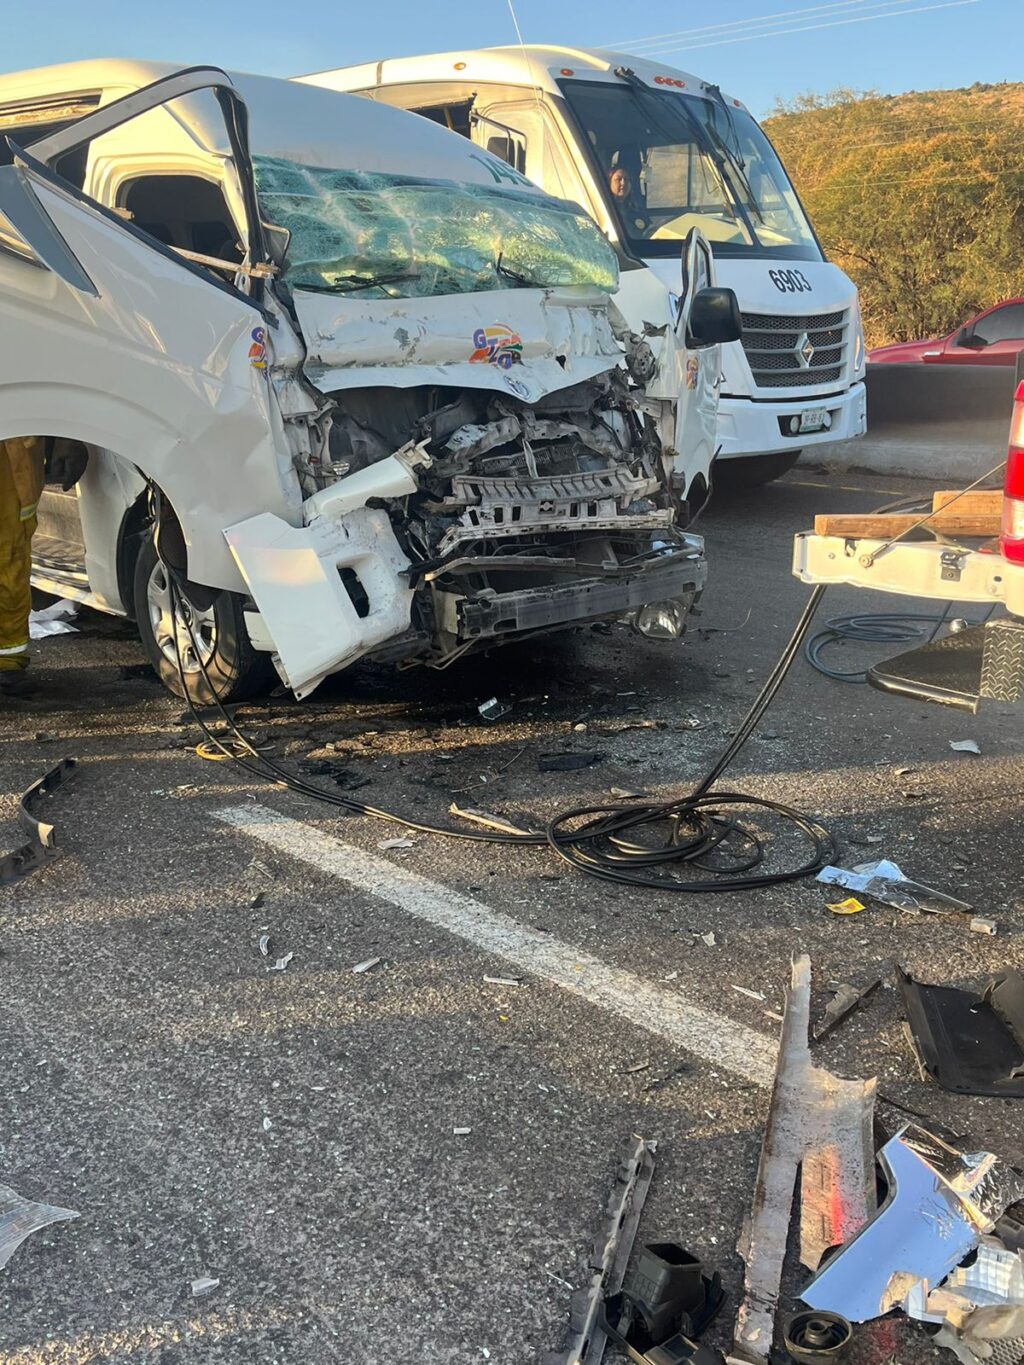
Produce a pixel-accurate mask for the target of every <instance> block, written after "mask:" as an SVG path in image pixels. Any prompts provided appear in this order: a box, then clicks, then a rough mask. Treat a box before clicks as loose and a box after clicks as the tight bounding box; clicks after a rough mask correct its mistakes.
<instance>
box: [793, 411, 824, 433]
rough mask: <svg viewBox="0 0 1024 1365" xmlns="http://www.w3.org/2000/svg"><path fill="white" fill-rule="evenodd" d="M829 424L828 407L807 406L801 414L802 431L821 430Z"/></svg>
mask: <svg viewBox="0 0 1024 1365" xmlns="http://www.w3.org/2000/svg"><path fill="white" fill-rule="evenodd" d="M828 424H829V422H828V410H827V409H826V408H805V409H804V411H803V412H802V413H801V414H800V430H801V432H804V431H821V430H822V429H823V428H825V427H827V426H828Z"/></svg>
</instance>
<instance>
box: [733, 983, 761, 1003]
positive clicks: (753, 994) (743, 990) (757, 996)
mask: <svg viewBox="0 0 1024 1365" xmlns="http://www.w3.org/2000/svg"><path fill="white" fill-rule="evenodd" d="M733 990H734V991H739V993H740V995H746V996H749V997H750V999H751V1000H764V999H765V994H764V991H751V990H748V989H747V987H746V986H735V985H734V986H733Z"/></svg>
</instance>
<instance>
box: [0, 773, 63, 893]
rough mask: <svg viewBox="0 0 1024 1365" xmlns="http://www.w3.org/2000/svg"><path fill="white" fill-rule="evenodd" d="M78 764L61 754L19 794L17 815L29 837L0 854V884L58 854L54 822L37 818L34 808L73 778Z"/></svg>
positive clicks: (44, 863) (5, 883) (28, 872)
mask: <svg viewBox="0 0 1024 1365" xmlns="http://www.w3.org/2000/svg"><path fill="white" fill-rule="evenodd" d="M77 768H78V761H77V759H74V758H64V759H62V760H61V761H60V763H58V764H57V766H56V767H55V768H51V769H50V771H49V772H48V773H44V775H43V776H42V777H41V778H39V780H38V781H37V782H33V783H32V785H31V787H29V788H28V789H27V790H26V791H25V792H24V793H23V794H22V797H21V801H20V803H19V807H18V818H19V821H20V823H21V827H22V829H24V831H25V832H26V834H27V835H28V841H27V842H26V843H24V844H22V845H21V847H20V848H16V849H14V850H13V852H11V853H8V854H6V855H5V856H4V857H2V858H0V886H9V885H10V884H11V883H12V882H17V881H20V880H21V879H22V877H27V876H29V874H30V873H32V872H37V871H38V870H39V869H40V868H41V867H45V866H46V864H47V863H48V862H52V860H53V859H54V858H56V857H57V856H58V855H59V853H60V849H59V848H58V846H57V835H56V831H55V829H54V827H53V825H51V824H49V823H48V822H47V821H45V820H40V819H39V818H38V814H37V812H38V808H39V806H40V805H41V804H42V802H43V800H44V798H45V797H47V796H49V795H50V793H51V792H53V791H55V790H56V789H57V788H58V787H60V786H62V785H63V783H65V782H67V781H68V780H69V779H70V778H72V777H73V776H74V775H75V772H76V770H77Z"/></svg>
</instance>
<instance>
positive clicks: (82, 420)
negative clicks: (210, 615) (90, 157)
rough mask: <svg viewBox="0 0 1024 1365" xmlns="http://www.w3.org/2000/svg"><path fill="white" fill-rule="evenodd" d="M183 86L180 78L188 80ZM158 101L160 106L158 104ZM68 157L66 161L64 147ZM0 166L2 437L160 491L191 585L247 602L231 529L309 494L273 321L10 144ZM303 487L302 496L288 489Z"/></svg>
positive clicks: (110, 122)
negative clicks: (70, 450)
mask: <svg viewBox="0 0 1024 1365" xmlns="http://www.w3.org/2000/svg"><path fill="white" fill-rule="evenodd" d="M181 74H182V73H179V76H180V75H181ZM187 74H188V76H189V77H190V78H191V79H190V80H188V81H187V82H183V81H180V80H179V81H178V82H177V84H176V83H175V79H176V78H173V77H172V78H168V79H167V80H166V81H160V82H156V83H155V85H154V86H150V87H147V88H146V90H143V91H138V92H135V94H133V95H131V96H128V97H126V98H125V100H121V101H116V102H115V103H113V104H111V105H108V106H105V107H104V108H102V109H100V110H99V111H98V112H97V113H95V114H91V115H88V116H86V117H85V118H83V119H81V120H79V121H78V122H77V123H75V124H72V125H70V126H69V127H67V128H65V129H63V130H62V131H61V132H60V133H58V134H56V135H54V136H53V137H50V138H47V139H44V141H43V142H40V143H38V144H36V146H35V147H34V148H33V152H37V151H38V152H41V153H42V154H43V155H49V154H50V153H51V152H52V153H53V154H54V155H60V154H63V151H64V150H66V147H65V145H64V144H69V145H73V144H74V141H75V139H76V137H78V138H81V137H85V138H88V137H90V136H92V135H99V134H100V133H102V132H104V131H106V130H107V128H109V127H113V126H117V118H118V114H117V111H118V107H119V106H127V107H125V108H121V110H120V113H121V114H123V116H124V117H125V118H130V117H134V116H135V115H136V114H137V113H139V112H142V111H143V110H144V109H145V108H149V107H153V106H154V105H155V104H158V103H161V102H162V101H163V100H164V99H167V98H174V97H176V96H177V95H178V94H180V93H181V87H182V86H183V85H186V86H187V89H188V90H194V89H196V88H197V87H199V85H200V81H201V80H205V83H206V85H209V84H211V82H212V80H218V81H220V82H225V81H227V77H226V76H225V75H224V74H223V73H222V72H204V73H201V74H200V73H194V72H193V73H187ZM147 96H148V98H147ZM58 141H59V142H60V144H61V145H60V146H51V145H50V144H56V143H57V142H58ZM8 145H9V148H10V151H11V154H12V156H13V164H11V165H7V166H0V373H2V374H3V378H4V382H3V385H2V386H0V435H3V436H14V435H33V434H45V435H53V436H67V437H69V438H71V439H75V440H80V441H84V442H86V443H88V444H91V445H94V446H98V447H100V448H101V449H104V450H109V451H111V452H112V453H113V454H115V455H116V456H118V457H120V458H121V459H123V460H126V461H127V462H129V463H130V464H133V465H135V466H136V467H137V468H138V469H139V471H140V472H141V473H142V474H143V476H145V477H146V478H148V479H152V480H153V481H154V482H155V483H157V484H158V485H159V486H160V488H161V489H162V491H163V493H164V495H165V496H166V498H167V499H168V500H169V501H170V503H171V504H172V506H173V508H174V510H175V512H176V513H177V515H178V518H179V520H180V523H181V527H182V530H183V532H184V535H185V541H186V545H187V547H188V557H189V558H188V567H189V574H190V577H191V578H192V579H193V580H194V581H195V582H198V583H202V584H205V585H207V586H209V587H214V588H224V589H228V590H235V591H240V590H244V584H243V583H242V582H241V580H240V578H239V576H238V572H237V569H236V567H235V565H234V562H233V560H232V558H231V555H230V553H229V551H228V548H227V545H226V544H225V541H224V537H223V534H222V532H223V529H224V528H225V527H226V526H229V525H231V524H232V523H233V522H236V521H238V520H239V519H241V518H244V517H245V516H247V515H255V514H256V513H259V512H265V511H268V510H274V511H278V512H281V513H286V512H288V511H291V513H292V515H293V516H294V517H295V518H296V519H300V518H301V511H300V507H301V493H300V490H299V488H298V485H297V481H296V479H295V475H294V471H293V469H292V467H291V461H290V458H289V457H288V455H287V451H286V450H285V449H284V448H283V447H284V442H282V441H275V439H274V435H275V433H274V428H275V425H279V423H275V416H276V410H275V407H274V405H273V403H272V400H271V396H270V392H269V384H268V377H267V371H266V368H265V364H264V365H263V366H259V367H257V366H256V364H255V362H254V360H253V357H252V354H251V352H252V349H253V347H254V344H255V341H254V338H255V337H256V336H257V334H258V335H259V338H260V341H261V350H260V355H261V356H262V355H263V354H264V350H263V349H262V343H263V341H264V340H266V341H267V343H268V345H269V336H270V333H271V330H272V328H273V326H274V319H273V318H272V317H271V316H269V315H268V314H267V313H266V312H265V310H264V309H263V307H262V304H261V303H260V302H259V301H258V300H257V299H256V298H255V297H252V296H250V295H248V294H246V293H244V292H242V290H241V289H239V288H236V287H235V286H234V285H233V284H232V283H230V282H229V281H227V280H226V279H223V278H221V277H220V276H218V275H217V274H216V273H214V272H213V271H211V270H210V269H208V268H206V267H203V266H201V265H197V264H195V263H194V262H191V261H188V260H186V259H183V257H182V256H181V255H179V254H178V253H176V252H175V251H174V250H173V249H171V248H170V247H167V246H164V245H163V244H161V243H160V242H158V241H157V240H156V239H155V238H153V237H151V236H149V235H147V234H146V233H144V232H142V231H139V230H138V229H137V228H135V227H134V226H132V224H131V223H129V222H126V221H125V220H124V219H123V218H121V217H119V216H118V215H117V214H115V213H113V212H111V211H110V210H108V209H107V208H105V207H104V206H103V205H101V204H100V203H98V202H97V201H96V200H94V199H91V198H89V197H88V196H86V195H84V194H82V193H81V192H80V191H79V190H77V189H76V188H75V187H74V186H72V185H70V184H68V183H67V182H66V181H64V180H62V179H61V178H60V177H59V176H57V175H55V174H54V173H53V172H52V171H51V170H50V169H49V168H48V166H47V165H46V164H44V162H43V161H41V160H38V159H36V156H35V155H32V154H30V153H28V152H26V151H24V150H22V149H21V148H19V147H17V146H16V145H14V144H13V143H10V142H9V144H8ZM291 484H294V487H291V486H290V485H291Z"/></svg>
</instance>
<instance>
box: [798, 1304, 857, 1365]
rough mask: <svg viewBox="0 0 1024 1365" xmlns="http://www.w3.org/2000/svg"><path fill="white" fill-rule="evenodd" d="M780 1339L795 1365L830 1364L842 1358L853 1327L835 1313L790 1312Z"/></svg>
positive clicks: (850, 1339) (851, 1335) (851, 1338)
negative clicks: (782, 1339)
mask: <svg viewBox="0 0 1024 1365" xmlns="http://www.w3.org/2000/svg"><path fill="white" fill-rule="evenodd" d="M783 1338H784V1340H785V1343H786V1350H787V1351H788V1352H789V1355H790V1358H791V1359H792V1360H794V1361H796V1362H797V1365H830V1362H832V1361H837V1362H838V1361H840V1360H842V1359H843V1357H844V1356H845V1355H846V1352H847V1350H848V1348H849V1345H850V1342H851V1341H852V1340H853V1327H852V1326H851V1325H850V1323H849V1322H848V1321H847V1320H846V1318H843V1317H840V1316H839V1314H838V1313H815V1312H811V1313H794V1314H793V1316H792V1317H791V1318H790V1319H789V1321H788V1322H787V1323H786V1326H785V1329H784V1332H783Z"/></svg>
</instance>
